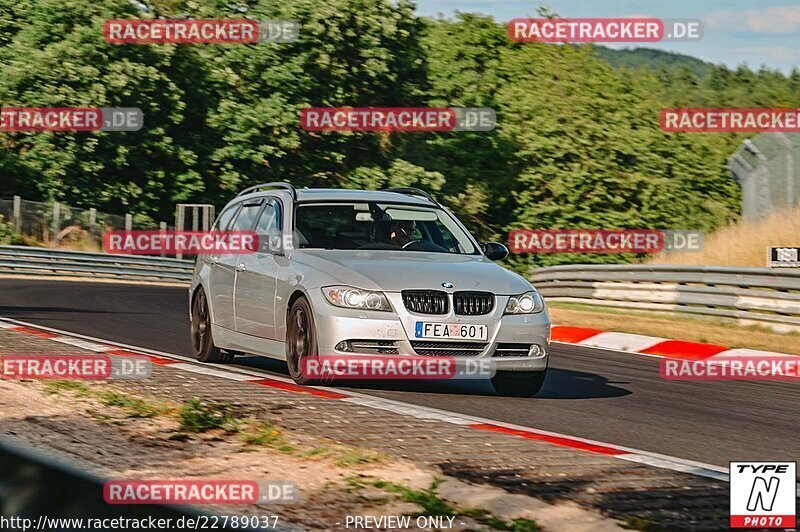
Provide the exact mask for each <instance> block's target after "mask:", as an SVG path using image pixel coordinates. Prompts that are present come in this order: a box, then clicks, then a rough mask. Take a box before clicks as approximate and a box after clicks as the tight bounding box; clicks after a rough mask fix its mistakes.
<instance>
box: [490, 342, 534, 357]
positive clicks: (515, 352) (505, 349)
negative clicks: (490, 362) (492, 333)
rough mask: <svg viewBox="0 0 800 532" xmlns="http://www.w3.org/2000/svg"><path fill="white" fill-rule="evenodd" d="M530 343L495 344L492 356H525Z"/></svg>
mask: <svg viewBox="0 0 800 532" xmlns="http://www.w3.org/2000/svg"><path fill="white" fill-rule="evenodd" d="M530 351H531V344H497V349H495V350H494V354H493V355H492V356H493V357H527V356H529V354H530Z"/></svg>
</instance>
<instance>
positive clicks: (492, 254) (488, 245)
mask: <svg viewBox="0 0 800 532" xmlns="http://www.w3.org/2000/svg"><path fill="white" fill-rule="evenodd" d="M481 247H482V248H483V254H484V255H486V258H487V259H489V260H503V259H504V258H506V257H508V248H507V247H505V246H504V245H503V244H501V243H499V242H484V243H483V244H482V245H481Z"/></svg>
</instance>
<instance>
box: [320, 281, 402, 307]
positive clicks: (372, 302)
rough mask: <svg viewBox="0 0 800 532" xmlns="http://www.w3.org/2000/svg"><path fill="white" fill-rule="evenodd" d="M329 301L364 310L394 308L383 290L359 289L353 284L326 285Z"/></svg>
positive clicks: (325, 289)
mask: <svg viewBox="0 0 800 532" xmlns="http://www.w3.org/2000/svg"><path fill="white" fill-rule="evenodd" d="M322 293H323V294H324V295H325V299H327V300H328V303H330V304H331V305H334V306H337V307H343V308H360V309H364V310H392V307H391V305H389V300H387V299H386V296H385V295H383V293H382V292H371V291H369V290H359V289H358V288H353V287H352V286H326V287H325V288H323V289H322Z"/></svg>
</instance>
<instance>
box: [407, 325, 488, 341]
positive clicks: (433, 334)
mask: <svg viewBox="0 0 800 532" xmlns="http://www.w3.org/2000/svg"><path fill="white" fill-rule="evenodd" d="M414 337H416V338H458V339H460V340H486V339H488V338H489V326H488V325H467V324H464V323H431V322H427V321H418V322H416V324H415V326H414Z"/></svg>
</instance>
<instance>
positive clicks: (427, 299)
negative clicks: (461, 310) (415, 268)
mask: <svg viewBox="0 0 800 532" xmlns="http://www.w3.org/2000/svg"><path fill="white" fill-rule="evenodd" d="M403 304H404V305H405V306H406V308H407V309H408V310H410V311H411V312H416V313H417V314H447V312H448V311H449V308H448V304H447V292H442V291H441V290H403Z"/></svg>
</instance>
